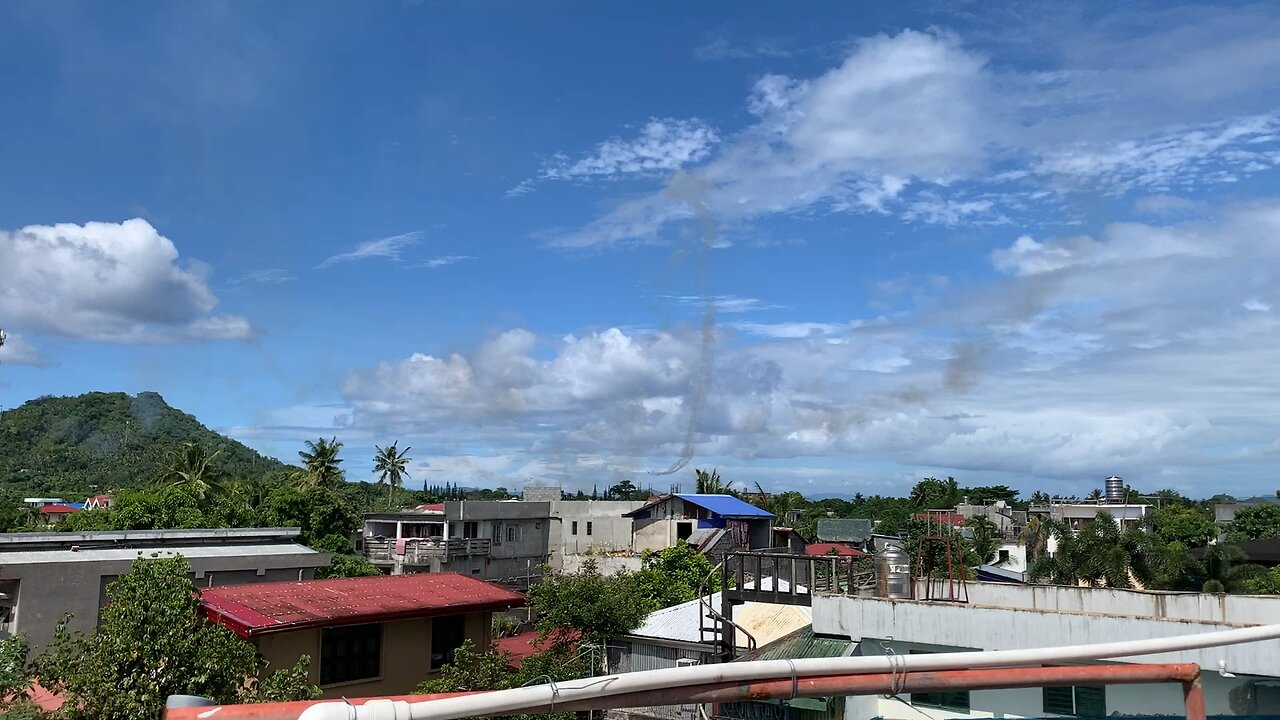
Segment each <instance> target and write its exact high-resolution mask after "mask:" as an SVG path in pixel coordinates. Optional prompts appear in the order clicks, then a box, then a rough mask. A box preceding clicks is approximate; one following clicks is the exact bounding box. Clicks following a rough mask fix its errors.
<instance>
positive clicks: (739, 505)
mask: <svg viewBox="0 0 1280 720" xmlns="http://www.w3.org/2000/svg"><path fill="white" fill-rule="evenodd" d="M676 497H678V498H680V499H681V500H683V501H685V502H687V503H693V504H694V505H697V506H698V507H701V508H706V509H707V510H710V511H711V512H713V513H715V514H717V515H719V516H720V517H728V518H732V517H773V513H771V512H769V511H768V510H761V509H760V508H758V507H756V506H755V505H752V504H751V503H745V502H743V501H741V500H739V499H738V498H736V497H734V496H732V495H708V494H691V493H690V494H686V493H680V494H677V495H676Z"/></svg>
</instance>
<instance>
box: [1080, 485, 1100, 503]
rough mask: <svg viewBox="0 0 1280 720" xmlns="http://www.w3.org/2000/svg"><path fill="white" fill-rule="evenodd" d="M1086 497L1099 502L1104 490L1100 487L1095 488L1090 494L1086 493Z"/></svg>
mask: <svg viewBox="0 0 1280 720" xmlns="http://www.w3.org/2000/svg"><path fill="white" fill-rule="evenodd" d="M1084 499H1085V500H1088V501H1089V502H1098V501H1099V500H1101V499H1102V491H1101V490H1099V489H1098V488H1094V489H1092V490H1090V491H1089V494H1088V495H1086V496H1085V498H1084Z"/></svg>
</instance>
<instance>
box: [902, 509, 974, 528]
mask: <svg viewBox="0 0 1280 720" xmlns="http://www.w3.org/2000/svg"><path fill="white" fill-rule="evenodd" d="M914 517H915V519H916V520H927V521H929V522H932V523H937V524H939V525H950V526H952V527H964V515H961V514H960V513H947V512H922V513H916V514H915V516H914Z"/></svg>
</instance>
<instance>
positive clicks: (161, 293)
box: [0, 218, 254, 343]
mask: <svg viewBox="0 0 1280 720" xmlns="http://www.w3.org/2000/svg"><path fill="white" fill-rule="evenodd" d="M0 268H4V270H3V276H4V282H3V284H0V317H3V318H4V320H5V322H6V323H8V324H9V325H10V326H12V328H13V329H21V330H25V331H27V332H29V333H34V334H45V335H63V336H68V337H76V338H85V339H90V340H103V341H108V342H124V343H134V342H145V343H163V342H178V341H186V340H243V339H247V338H250V337H252V336H253V334H254V329H253V327H252V326H251V325H250V324H249V322H248V320H246V319H244V318H243V317H239V316H231V315H215V314H214V309H215V307H216V306H217V304H218V300H217V298H216V297H215V296H214V294H213V292H212V291H211V290H210V289H209V286H208V284H207V283H206V277H207V275H208V272H209V271H208V268H207V267H206V266H204V265H202V264H200V263H198V262H194V261H188V262H186V263H180V262H179V258H178V249H177V248H176V247H175V246H174V244H173V242H171V241H170V240H169V239H168V238H166V237H164V236H163V235H161V234H160V233H159V232H157V231H156V229H155V228H153V227H152V226H151V224H150V223H148V222H147V221H145V220H141V219H137V218H135V219H133V220H126V221H125V222H122V223H108V222H90V223H85V224H84V225H74V224H70V223H64V224H58V225H30V226H27V227H24V228H22V229H20V230H16V231H13V232H2V231H0Z"/></svg>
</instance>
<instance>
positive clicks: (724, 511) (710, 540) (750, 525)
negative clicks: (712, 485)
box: [623, 493, 773, 553]
mask: <svg viewBox="0 0 1280 720" xmlns="http://www.w3.org/2000/svg"><path fill="white" fill-rule="evenodd" d="M623 517H626V518H630V519H631V521H632V533H631V550H632V551H633V552H643V551H645V550H655V551H656V550H662V549H663V548H668V547H671V546H672V545H675V544H676V542H677V541H679V540H687V541H688V542H689V543H690V544H691V545H694V546H695V547H698V548H699V549H700V550H702V551H703V552H707V553H713V552H715V551H720V550H722V549H738V550H757V549H758V550H763V549H766V548H769V547H770V546H771V545H772V544H773V513H771V512H768V511H767V510H761V509H760V508H758V507H756V506H754V505H750V504H748V503H745V502H743V501H741V500H739V499H738V498H736V497H733V496H732V495H710V494H683V493H681V494H676V495H666V496H663V497H660V498H657V499H654V500H650V501H649V502H647V503H645V504H644V505H643V506H641V507H639V508H637V509H635V510H632V511H630V512H627V513H624V514H623ZM699 531H703V532H699ZM695 533H696V534H695Z"/></svg>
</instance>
